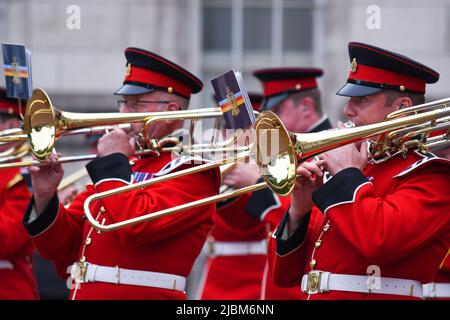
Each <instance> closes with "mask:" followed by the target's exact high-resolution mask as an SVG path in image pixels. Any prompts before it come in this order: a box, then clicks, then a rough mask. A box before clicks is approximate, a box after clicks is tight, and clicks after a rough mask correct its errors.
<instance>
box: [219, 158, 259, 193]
mask: <svg viewBox="0 0 450 320" xmlns="http://www.w3.org/2000/svg"><path fill="white" fill-rule="evenodd" d="M259 178H261V174H260V173H259V169H258V166H257V165H256V164H253V163H248V164H238V165H236V166H235V167H234V168H233V169H232V170H231V171H230V172H229V173H227V174H226V175H225V177H224V179H223V181H222V183H223V184H225V185H227V186H230V187H233V188H244V187H248V186H251V185H253V184H255V183H256V182H257V181H258V179H259Z"/></svg>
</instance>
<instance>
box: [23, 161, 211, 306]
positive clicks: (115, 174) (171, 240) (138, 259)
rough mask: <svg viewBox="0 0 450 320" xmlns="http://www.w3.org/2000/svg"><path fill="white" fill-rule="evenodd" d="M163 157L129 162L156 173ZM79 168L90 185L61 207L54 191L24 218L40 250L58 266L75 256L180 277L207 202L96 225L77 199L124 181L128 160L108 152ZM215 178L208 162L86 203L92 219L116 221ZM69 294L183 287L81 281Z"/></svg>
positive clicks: (156, 295)
mask: <svg viewBox="0 0 450 320" xmlns="http://www.w3.org/2000/svg"><path fill="white" fill-rule="evenodd" d="M170 157H171V156H170V154H163V155H161V156H159V157H147V158H144V159H142V160H139V161H137V162H136V164H135V166H134V167H133V171H135V174H134V175H135V176H138V175H142V174H145V173H156V172H158V171H160V170H161V169H162V168H163V167H164V166H165V165H166V164H168V163H169V162H170V161H171V159H170ZM186 167H188V165H181V166H180V167H178V168H177V169H176V170H178V169H184V168H186ZM87 169H88V172H89V174H90V176H91V178H92V179H93V181H94V182H96V184H95V187H93V186H88V189H87V191H85V192H84V193H82V194H80V195H79V196H77V197H76V198H75V200H74V201H73V203H72V204H71V206H70V207H69V208H68V209H65V208H64V207H63V206H62V205H61V204H59V203H58V202H57V198H56V197H54V198H53V200H52V202H53V203H50V204H49V206H48V208H47V209H46V211H45V212H44V213H42V214H41V215H40V216H39V217H38V218H37V219H36V221H34V222H30V223H29V224H28V230H29V232H30V233H31V234H33V235H34V242H35V243H36V246H37V248H38V250H39V251H40V253H41V254H42V256H44V257H46V258H49V259H52V260H55V262H56V263H57V265H58V266H59V267H60V270H64V269H66V268H67V267H68V266H69V265H70V264H72V263H73V262H75V261H80V260H85V261H88V262H89V263H93V264H96V265H100V266H107V267H115V266H118V267H119V268H124V269H131V270H139V271H150V272H158V273H165V274H173V275H179V276H182V277H187V276H188V275H189V273H190V271H191V268H192V265H193V264H194V261H195V259H196V258H197V256H198V254H199V252H200V250H201V248H202V246H203V243H204V242H205V240H206V237H207V234H208V233H209V231H210V229H211V227H212V214H213V212H214V211H215V207H214V205H209V206H204V207H199V208H195V209H191V210H188V211H184V212H182V213H178V214H174V215H170V216H166V217H163V218H159V219H156V220H152V221H147V222H144V223H140V224H136V225H133V226H129V227H126V228H122V229H118V230H115V231H111V232H102V233H98V232H97V231H96V230H93V228H92V227H91V225H90V224H89V223H88V222H87V221H86V220H85V219H84V218H83V203H84V200H85V199H86V197H87V196H89V195H91V194H93V193H94V192H96V191H97V192H103V191H106V190H111V189H114V188H117V187H121V186H124V185H126V184H127V181H130V175H131V167H130V165H129V164H128V159H126V157H125V156H123V155H122V154H113V155H110V156H107V157H104V158H101V159H98V160H95V161H93V162H91V163H89V164H88V166H87ZM136 172H140V174H136ZM219 180H220V178H219V176H218V171H216V170H209V171H206V172H202V173H196V174H192V175H188V176H184V177H180V178H177V179H173V180H170V181H167V182H163V183H158V184H155V185H153V186H150V187H147V188H145V189H143V190H136V191H131V192H128V193H126V194H122V195H116V196H114V197H111V198H105V199H102V200H101V201H98V202H97V203H96V204H93V205H92V206H91V210H92V212H93V214H94V217H95V216H97V215H98V219H97V220H98V221H102V220H103V219H105V222H104V223H105V224H110V223H114V222H119V221H123V220H125V219H129V218H133V217H138V216H141V215H144V214H147V213H150V212H155V211H157V210H161V209H165V208H170V207H173V206H176V205H179V204H183V203H186V202H191V201H194V200H198V199H201V198H204V197H207V196H212V195H214V194H216V192H217V190H218V185H219ZM52 207H53V208H52ZM101 207H103V208H104V209H101ZM71 298H72V299H185V298H186V295H185V292H183V291H176V290H169V289H164V288H156V287H148V286H138V285H128V284H119V285H116V284H112V283H106V282H89V283H81V285H80V288H79V289H76V290H72V291H71Z"/></svg>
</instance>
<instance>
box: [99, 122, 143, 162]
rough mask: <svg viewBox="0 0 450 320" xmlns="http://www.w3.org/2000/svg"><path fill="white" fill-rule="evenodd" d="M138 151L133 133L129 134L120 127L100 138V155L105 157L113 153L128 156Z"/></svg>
mask: <svg viewBox="0 0 450 320" xmlns="http://www.w3.org/2000/svg"><path fill="white" fill-rule="evenodd" d="M135 151H136V145H135V138H134V135H133V133H129V134H127V133H126V132H125V131H123V130H122V129H120V128H115V129H114V130H113V131H111V132H108V133H106V134H105V135H104V136H103V137H101V138H100V140H99V141H98V144H97V153H98V156H99V157H105V156H108V155H110V154H113V153H123V154H124V155H126V156H127V157H129V156H131V155H132V154H134V152H135Z"/></svg>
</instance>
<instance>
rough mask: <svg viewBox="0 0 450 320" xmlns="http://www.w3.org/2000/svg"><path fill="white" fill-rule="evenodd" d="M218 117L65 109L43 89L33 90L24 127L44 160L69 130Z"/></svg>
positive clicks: (214, 111)
mask: <svg viewBox="0 0 450 320" xmlns="http://www.w3.org/2000/svg"><path fill="white" fill-rule="evenodd" d="M218 116H220V117H221V116H222V111H221V110H220V108H205V109H195V110H179V111H171V112H136V113H74V112H67V111H61V110H58V109H56V108H55V107H53V105H52V103H51V101H50V98H49V97H48V95H47V94H46V93H45V91H44V90H42V89H35V90H33V94H32V96H31V98H30V99H29V100H28V103H27V108H26V113H25V117H24V120H23V126H24V131H25V133H26V134H27V136H28V141H29V143H30V147H31V151H32V152H33V154H34V155H35V156H36V158H37V159H39V160H45V159H47V158H48V157H49V156H50V154H51V153H52V151H53V147H54V144H55V140H56V139H57V138H58V137H59V136H61V135H62V133H63V132H66V131H68V130H73V129H80V128H86V127H93V126H107V125H116V124H123V123H133V122H145V123H147V124H150V123H152V122H155V121H161V120H171V119H173V120H186V119H196V118H199V117H201V118H215V117H218Z"/></svg>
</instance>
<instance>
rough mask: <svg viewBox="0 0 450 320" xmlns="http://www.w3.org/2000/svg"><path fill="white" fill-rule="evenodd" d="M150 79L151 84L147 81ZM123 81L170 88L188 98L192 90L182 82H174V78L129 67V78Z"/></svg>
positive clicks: (126, 77)
mask: <svg viewBox="0 0 450 320" xmlns="http://www.w3.org/2000/svg"><path fill="white" fill-rule="evenodd" d="M150 79H151V82H150V81H149V80H150ZM124 81H136V82H142V83H147V84H149V85H152V86H156V87H163V88H169V87H171V88H172V89H173V91H174V92H176V93H178V94H180V95H182V96H184V97H186V98H189V97H190V96H191V91H192V89H191V88H190V87H189V86H188V85H186V84H184V83H183V82H180V81H176V80H175V79H174V78H171V77H168V76H166V75H164V74H161V73H157V72H155V71H152V70H149V69H144V68H139V67H136V66H133V65H131V72H130V75H129V76H125V80H124Z"/></svg>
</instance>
